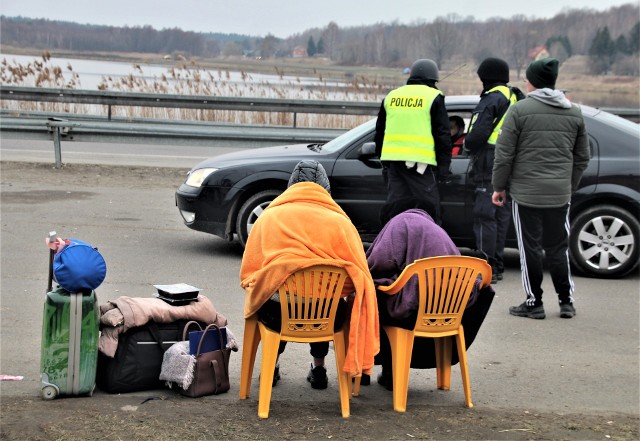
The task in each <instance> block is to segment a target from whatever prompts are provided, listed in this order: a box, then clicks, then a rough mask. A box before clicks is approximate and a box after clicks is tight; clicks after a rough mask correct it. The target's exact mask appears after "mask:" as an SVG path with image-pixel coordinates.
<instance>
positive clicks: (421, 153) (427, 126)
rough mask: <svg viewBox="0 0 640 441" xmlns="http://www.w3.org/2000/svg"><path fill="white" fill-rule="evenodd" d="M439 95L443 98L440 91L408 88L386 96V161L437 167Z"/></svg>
mask: <svg viewBox="0 0 640 441" xmlns="http://www.w3.org/2000/svg"><path fill="white" fill-rule="evenodd" d="M438 95H442V92H440V91H439V90H438V89H434V88H432V87H428V86H424V85H420V84H408V85H406V86H402V87H399V88H397V89H395V90H392V91H391V92H390V93H389V94H388V95H387V96H386V98H385V99H384V108H385V111H386V113H387V120H386V126H385V131H384V139H383V141H382V154H381V155H380V159H381V160H382V161H416V162H424V163H426V164H431V165H436V152H435V142H434V139H433V134H432V133H431V105H432V104H433V101H434V100H435V99H436V97H438Z"/></svg>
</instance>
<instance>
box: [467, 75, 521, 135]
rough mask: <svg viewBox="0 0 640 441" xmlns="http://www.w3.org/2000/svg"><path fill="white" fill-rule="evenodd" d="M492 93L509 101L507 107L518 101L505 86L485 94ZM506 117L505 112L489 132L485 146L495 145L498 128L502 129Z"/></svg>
mask: <svg viewBox="0 0 640 441" xmlns="http://www.w3.org/2000/svg"><path fill="white" fill-rule="evenodd" d="M494 91H498V92H500V93H502V94H503V95H504V96H505V98H506V99H508V100H509V107H511V106H513V105H514V104H515V103H516V102H517V101H518V98H517V97H516V94H515V93H512V92H511V90H510V89H509V88H508V87H507V86H496V87H494V88H493V89H489V91H488V92H487V93H491V92H494ZM506 115H507V112H504V114H503V115H502V118H500V121H499V122H498V124H496V126H495V127H494V128H493V132H491V136H489V139H487V144H491V145H496V141H497V140H498V134H499V133H500V127H502V123H503V122H504V117H505V116H506ZM494 123H495V120H494ZM469 130H471V129H469Z"/></svg>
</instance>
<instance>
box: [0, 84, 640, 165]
mask: <svg viewBox="0 0 640 441" xmlns="http://www.w3.org/2000/svg"><path fill="white" fill-rule="evenodd" d="M0 99H1V100H5V101H32V102H55V103H73V104H90V105H104V106H107V107H108V111H107V117H106V118H105V117H103V116H97V115H82V114H72V113H45V112H23V111H12V110H6V109H5V110H1V111H0V117H1V125H0V129H1V130H2V132H3V134H5V135H6V134H13V135H15V136H19V137H25V136H31V137H35V139H51V138H53V142H54V150H55V157H56V168H59V167H61V160H60V158H61V146H60V142H61V140H62V139H65V137H66V139H69V140H78V139H82V140H84V141H105V140H109V139H111V140H113V141H114V142H116V141H117V140H118V139H119V140H122V139H126V140H127V141H128V142H134V143H135V142H153V143H160V144H167V143H169V142H172V143H175V142H176V141H177V140H178V139H179V140H180V142H181V143H185V142H186V143H190V144H194V143H195V144H202V143H210V142H212V141H221V140H224V141H228V142H234V143H238V144H240V143H244V144H245V145H247V146H259V145H258V143H260V142H262V143H268V144H270V145H274V144H278V143H296V142H299V143H313V142H327V141H329V140H331V139H333V138H335V137H336V136H338V135H339V134H341V133H343V132H344V131H345V130H340V129H312V128H300V127H297V125H296V116H297V114H298V113H305V114H313V113H316V114H336V115H370V116H375V115H377V113H378V110H379V108H380V103H379V102H347V101H317V100H285V99H274V98H241V97H215V96H213V97H203V96H193V95H164V94H151V93H131V92H116V91H100V90H99V91H93V90H76V89H48V88H40V87H19V86H2V87H0ZM114 106H126V107H159V108H183V109H201V110H234V111H248V112H282V113H292V114H293V126H251V125H234V124H223V123H211V122H197V121H176V120H158V119H153V120H150V119H141V118H140V119H131V118H123V117H113V116H112V108H113V107H114ZM602 110H605V111H608V112H610V113H614V114H617V115H619V116H622V117H624V118H627V119H630V120H633V121H638V120H639V119H640V109H622V108H602ZM263 145H265V144H263Z"/></svg>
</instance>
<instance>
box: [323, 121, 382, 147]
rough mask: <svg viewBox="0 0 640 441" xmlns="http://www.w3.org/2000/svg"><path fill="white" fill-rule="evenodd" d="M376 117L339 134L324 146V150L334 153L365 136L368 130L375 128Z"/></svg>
mask: <svg viewBox="0 0 640 441" xmlns="http://www.w3.org/2000/svg"><path fill="white" fill-rule="evenodd" d="M375 125H376V119H375V118H374V119H372V120H369V121H367V122H366V123H363V124H360V125H359V126H357V127H355V128H353V129H351V130H349V131H348V132H346V133H343V134H342V135H340V136H338V137H337V138H334V139H332V140H331V141H329V142H328V143H326V144H325V145H323V146H322V151H323V152H326V153H333V152H336V151H338V150H340V149H342V148H343V147H344V146H346V145H349V144H351V143H352V142H354V141H355V140H357V139H358V138H361V137H362V136H364V135H365V134H366V133H367V132H371V131H372V130H375Z"/></svg>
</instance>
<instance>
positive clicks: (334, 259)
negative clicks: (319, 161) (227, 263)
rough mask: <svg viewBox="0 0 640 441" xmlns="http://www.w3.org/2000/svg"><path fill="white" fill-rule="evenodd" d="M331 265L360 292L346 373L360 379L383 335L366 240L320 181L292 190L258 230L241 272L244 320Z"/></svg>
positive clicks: (251, 238) (353, 315) (354, 309)
mask: <svg viewBox="0 0 640 441" xmlns="http://www.w3.org/2000/svg"><path fill="white" fill-rule="evenodd" d="M326 264H331V265H337V266H340V267H343V268H344V269H345V270H346V271H347V273H348V274H349V277H350V278H351V281H352V282H353V286H354V290H355V299H354V301H353V307H352V310H351V318H350V327H349V336H348V340H349V344H348V348H347V357H346V360H345V364H344V370H345V372H347V373H349V374H350V375H354V376H359V375H361V374H362V373H363V372H364V373H367V374H370V373H371V371H372V368H373V364H374V360H373V358H374V356H375V354H377V353H378V351H379V350H380V333H379V329H378V307H377V304H376V294H375V287H374V285H373V280H372V278H371V274H370V273H369V267H368V266H367V259H366V257H365V253H364V248H363V246H362V241H361V240H360V236H359V235H358V232H357V230H356V229H355V227H354V226H353V224H352V223H351V220H350V219H349V217H348V216H347V215H346V214H345V212H344V211H343V210H342V208H340V206H339V205H338V204H336V202H335V201H334V200H333V199H332V198H331V196H330V195H329V193H327V192H326V191H325V190H324V189H323V188H322V187H320V186H319V185H317V184H315V183H311V182H301V183H298V184H295V185H292V186H291V187H289V188H288V189H287V191H285V192H284V193H282V194H281V195H280V196H278V197H277V198H276V199H275V200H274V201H273V202H271V204H270V205H269V207H268V208H267V209H266V210H265V211H264V213H262V215H261V216H260V218H259V219H258V221H257V222H256V223H255V225H254V226H253V228H252V230H251V234H250V235H249V240H248V241H247V246H246V248H245V251H244V256H243V258H242V266H241V268H240V280H241V283H240V285H241V286H242V287H243V288H244V289H245V292H246V297H245V304H244V316H245V318H248V317H250V316H252V315H253V314H255V313H256V312H257V311H258V309H259V308H260V307H261V306H262V305H263V304H264V303H265V302H266V301H267V299H269V297H271V296H272V295H273V294H274V293H275V292H276V291H277V289H278V287H279V286H280V285H281V284H282V283H283V282H284V280H285V279H286V278H287V277H288V276H289V275H290V274H292V273H294V272H296V271H298V270H300V269H304V268H307V267H309V266H313V265H326Z"/></svg>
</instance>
